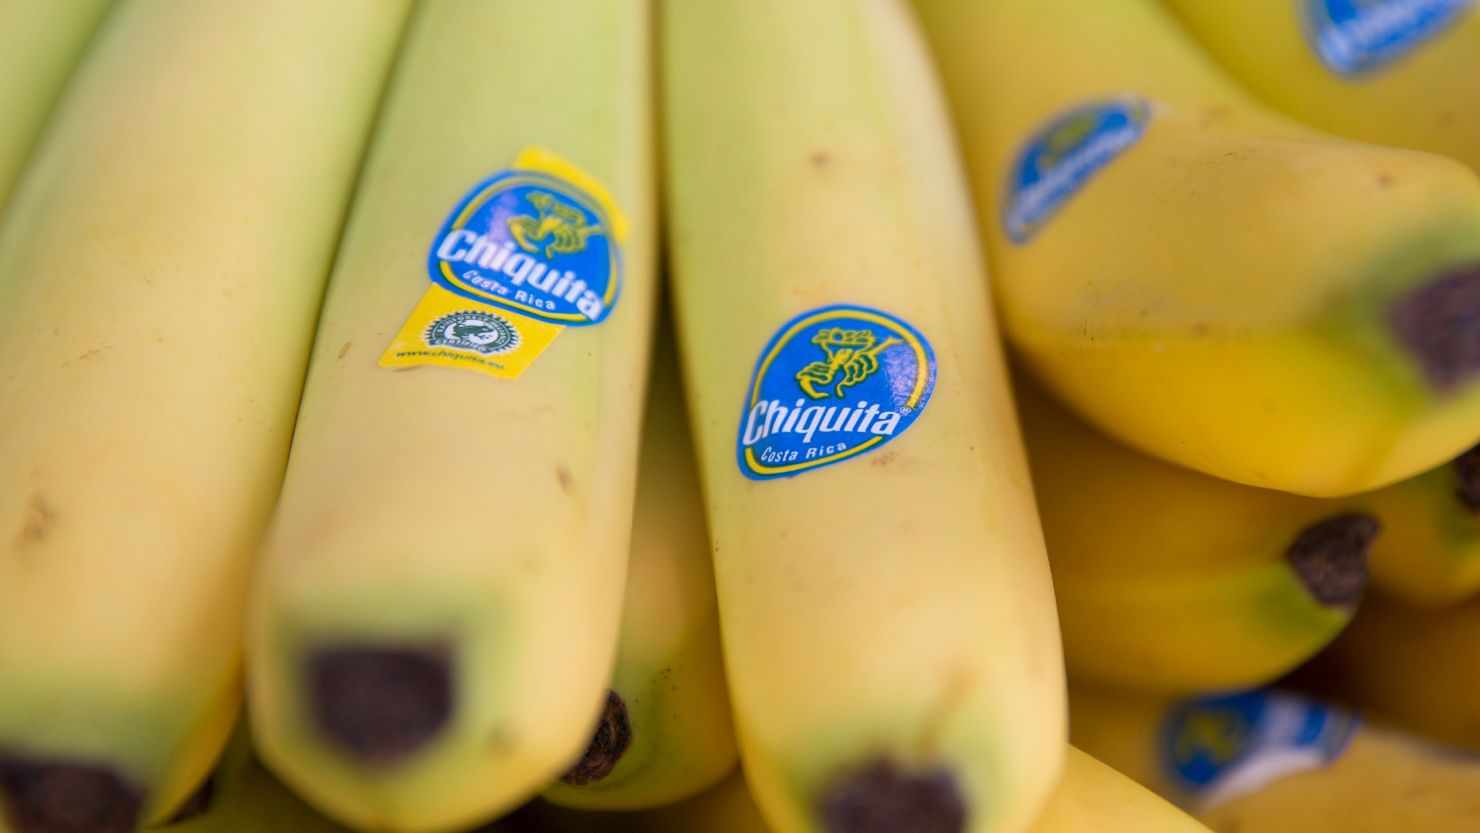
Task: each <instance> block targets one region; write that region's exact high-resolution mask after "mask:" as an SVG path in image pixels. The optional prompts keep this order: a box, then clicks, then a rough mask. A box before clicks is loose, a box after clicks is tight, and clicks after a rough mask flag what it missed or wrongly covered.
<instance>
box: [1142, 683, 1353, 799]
mask: <svg viewBox="0 0 1480 833" xmlns="http://www.w3.org/2000/svg"><path fill="white" fill-rule="evenodd" d="M1359 723H1360V721H1359V719H1358V718H1357V716H1356V715H1354V714H1352V713H1350V712H1346V711H1343V710H1340V709H1336V708H1332V707H1330V706H1327V705H1325V704H1324V703H1320V702H1317V701H1314V700H1308V699H1305V698H1302V697H1297V696H1294V695H1290V694H1283V693H1278V692H1267V691H1255V692H1248V693H1243V694H1233V695H1220V696H1213V697H1204V698H1196V699H1191V700H1186V701H1184V702H1182V703H1179V704H1177V705H1175V706H1173V707H1172V708H1171V709H1170V710H1169V711H1168V713H1167V716H1166V719H1165V720H1164V722H1163V725H1162V730H1161V755H1162V766H1163V769H1164V770H1165V772H1166V774H1167V775H1168V777H1169V778H1170V779H1171V781H1172V782H1173V783H1174V784H1176V786H1177V787H1178V788H1179V790H1180V791H1181V792H1182V793H1183V794H1184V795H1185V796H1186V797H1187V798H1188V799H1189V802H1188V803H1190V804H1193V805H1195V808H1207V807H1211V806H1214V805H1217V804H1220V803H1222V802H1225V801H1229V800H1231V799H1234V798H1237V797H1238V796H1241V795H1245V794H1247V793H1249V792H1252V791H1254V790H1257V789H1259V788H1261V787H1263V786H1265V785H1267V784H1269V783H1271V782H1273V781H1276V780H1278V779H1280V778H1283V777H1285V776H1287V775H1292V774H1294V773H1297V772H1303V771H1306V770H1311V769H1319V768H1321V767H1324V766H1326V765H1328V764H1330V763H1331V762H1332V761H1334V760H1336V758H1337V757H1339V756H1340V755H1341V753H1342V751H1344V750H1345V749H1346V745H1347V743H1348V742H1349V741H1350V740H1351V737H1352V735H1353V734H1354V733H1355V732H1356V730H1357V727H1358V725H1359Z"/></svg>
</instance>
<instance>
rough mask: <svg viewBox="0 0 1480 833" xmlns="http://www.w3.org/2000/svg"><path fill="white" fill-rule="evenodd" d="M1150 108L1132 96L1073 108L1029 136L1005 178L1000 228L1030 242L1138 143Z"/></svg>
mask: <svg viewBox="0 0 1480 833" xmlns="http://www.w3.org/2000/svg"><path fill="white" fill-rule="evenodd" d="M1150 113H1151V108H1150V107H1149V105H1147V103H1146V102H1145V101H1144V100H1142V99H1140V98H1137V97H1135V96H1121V97H1119V98H1114V99H1110V100H1106V101H1095V102H1091V103H1088V104H1083V105H1080V106H1078V107H1075V108H1074V109H1073V110H1070V111H1069V112H1067V113H1063V114H1061V115H1059V116H1058V117H1056V118H1054V119H1053V120H1052V121H1050V122H1049V123H1048V124H1047V125H1045V126H1044V127H1042V128H1040V129H1039V130H1038V131H1037V132H1036V133H1034V134H1033V136H1032V138H1030V139H1029V140H1028V142H1027V144H1026V145H1024V146H1023V150H1022V152H1021V153H1019V154H1018V157H1017V159H1016V161H1014V163H1013V166H1012V169H1011V170H1010V171H1009V172H1008V177H1007V189H1006V193H1005V194H1004V195H1003V210H1002V226H1003V230H1004V231H1005V232H1006V233H1007V236H1008V238H1009V239H1010V240H1012V242H1014V243H1016V244H1018V245H1022V244H1024V243H1027V242H1028V241H1029V240H1031V239H1033V236H1034V235H1036V234H1037V233H1038V232H1039V231H1040V230H1041V229H1042V228H1043V227H1044V226H1045V225H1047V224H1048V221H1049V220H1051V219H1053V216H1054V215H1055V214H1057V213H1058V212H1059V210H1060V209H1062V208H1063V207H1064V205H1065V204H1067V203H1068V202H1069V200H1070V198H1072V197H1073V196H1074V195H1075V194H1077V193H1079V191H1080V189H1082V188H1084V186H1085V185H1086V184H1088V183H1089V181H1090V179H1091V178H1092V177H1094V175H1095V174H1097V173H1099V172H1100V171H1101V170H1103V169H1104V168H1105V166H1107V165H1109V164H1110V163H1111V162H1114V161H1115V159H1116V158H1117V157H1119V156H1120V155H1121V154H1122V153H1125V152H1126V151H1127V150H1129V149H1130V148H1131V147H1133V146H1134V145H1135V144H1136V143H1137V142H1139V141H1140V140H1141V135H1142V134H1143V133H1145V132H1146V124H1147V122H1148V121H1149V120H1150Z"/></svg>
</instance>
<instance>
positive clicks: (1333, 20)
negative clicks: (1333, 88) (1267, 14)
mask: <svg viewBox="0 0 1480 833" xmlns="http://www.w3.org/2000/svg"><path fill="white" fill-rule="evenodd" d="M1298 1H1299V2H1300V4H1301V6H1302V13H1301V23H1302V24H1303V25H1304V28H1305V35H1306V39H1307V40H1308V41H1309V42H1310V44H1311V47H1312V48H1313V49H1314V50H1315V52H1316V55H1317V56H1318V57H1320V59H1321V63H1323V64H1325V65H1326V68H1327V69H1329V70H1331V71H1332V72H1334V73H1336V74H1337V75H1359V74H1362V73H1367V72H1372V71H1375V70H1378V69H1381V68H1383V67H1385V66H1387V65H1388V64H1390V63H1392V62H1393V61H1396V60H1398V59H1399V58H1402V57H1403V56H1405V55H1407V54H1409V53H1411V52H1413V51H1414V50H1415V49H1418V48H1419V47H1421V46H1423V45H1424V44H1425V43H1428V42H1429V41H1430V40H1433V39H1434V38H1435V37H1437V36H1438V35H1440V34H1441V33H1443V32H1444V31H1445V30H1446V29H1448V28H1449V27H1450V26H1452V25H1454V24H1455V23H1456V22H1457V21H1459V19H1460V18H1462V17H1463V16H1464V15H1465V14H1466V13H1468V12H1471V11H1473V10H1475V9H1476V8H1477V7H1480V0H1298Z"/></svg>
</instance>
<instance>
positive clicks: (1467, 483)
mask: <svg viewBox="0 0 1480 833" xmlns="http://www.w3.org/2000/svg"><path fill="white" fill-rule="evenodd" d="M1452 465H1453V467H1454V494H1455V496H1456V497H1458V498H1459V502H1460V503H1463V504H1464V505H1465V508H1466V509H1469V510H1470V511H1471V512H1480V445H1477V446H1475V447H1474V448H1472V449H1470V450H1469V451H1466V452H1465V453H1464V454H1461V455H1459V456H1458V457H1456V458H1454V463H1453V464H1452Z"/></svg>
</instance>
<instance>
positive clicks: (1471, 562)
mask: <svg viewBox="0 0 1480 833" xmlns="http://www.w3.org/2000/svg"><path fill="white" fill-rule="evenodd" d="M1364 500H1365V502H1366V503H1367V504H1368V505H1369V506H1371V507H1372V510H1373V511H1374V512H1376V513H1377V515H1378V517H1381V518H1382V519H1383V524H1384V529H1383V533H1382V536H1381V537H1379V538H1378V539H1377V541H1376V542H1375V543H1374V544H1373V545H1372V584H1373V586H1374V587H1376V588H1377V589H1378V590H1380V591H1382V592H1383V593H1384V594H1386V595H1388V596H1391V597H1392V598H1394V599H1398V600H1400V601H1402V602H1404V603H1405V604H1408V605H1412V606H1414V607H1420V608H1436V607H1446V606H1449V605H1454V604H1459V603H1460V602H1461V601H1463V600H1464V599H1466V598H1469V597H1470V596H1473V595H1475V594H1476V593H1477V592H1480V446H1477V447H1476V448H1472V449H1470V450H1469V451H1466V452H1465V453H1464V454H1461V455H1460V456H1458V457H1456V458H1455V459H1454V461H1453V462H1451V463H1449V464H1447V465H1444V466H1440V467H1439V468H1437V469H1434V470H1433V471H1430V472H1426V473H1424V474H1421V475H1419V476H1418V477H1414V478H1410V479H1408V480H1404V481H1403V482H1401V483H1396V484H1394V485H1392V486H1388V487H1387V488H1385V489H1379V490H1377V491H1376V492H1373V493H1371V494H1370V495H1366V496H1365V497H1364Z"/></svg>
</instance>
